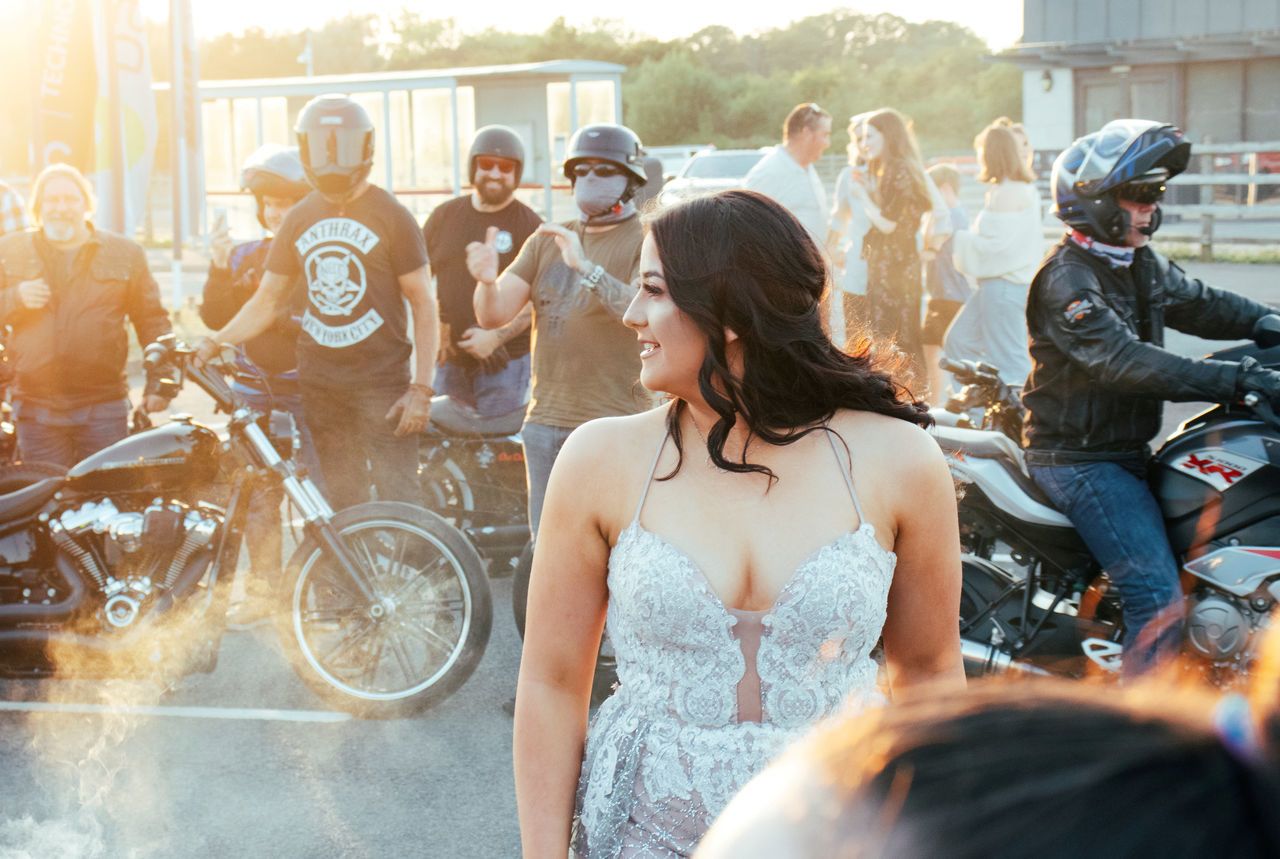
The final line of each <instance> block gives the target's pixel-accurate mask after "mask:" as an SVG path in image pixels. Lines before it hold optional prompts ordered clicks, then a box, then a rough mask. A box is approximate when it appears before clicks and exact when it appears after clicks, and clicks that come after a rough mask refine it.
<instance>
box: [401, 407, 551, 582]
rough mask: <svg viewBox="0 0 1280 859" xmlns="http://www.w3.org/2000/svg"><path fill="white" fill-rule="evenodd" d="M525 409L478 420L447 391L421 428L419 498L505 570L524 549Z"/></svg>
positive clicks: (526, 536)
mask: <svg viewBox="0 0 1280 859" xmlns="http://www.w3.org/2000/svg"><path fill="white" fill-rule="evenodd" d="M524 411H525V410H524V406H521V407H520V408H519V409H515V410H514V411H511V412H508V413H507V414H504V415H497V416H495V417H489V418H485V417H480V416H479V415H477V414H476V412H475V410H474V409H472V408H470V407H468V406H467V405H465V404H463V403H460V402H458V401H457V400H454V399H453V398H451V397H448V396H440V397H434V398H433V399H432V400H431V421H430V424H429V425H428V427H427V429H426V431H425V432H424V433H423V434H422V444H421V445H420V449H421V451H422V454H421V462H420V464H419V467H418V479H419V481H420V484H421V486H422V497H423V503H424V504H425V505H426V507H428V508H429V509H431V510H433V511H435V512H436V513H439V514H440V515H441V516H444V517H445V518H446V519H448V520H449V521H450V522H451V524H453V525H454V526H456V527H457V528H459V529H460V530H461V531H462V532H463V533H464V534H466V535H467V537H468V539H470V540H471V542H472V544H473V545H474V546H475V547H476V549H477V550H479V552H480V553H481V554H482V555H484V556H486V557H488V558H489V559H490V561H491V562H492V564H493V567H492V570H491V571H492V572H498V571H504V572H507V573H510V572H511V571H512V570H513V568H515V567H516V566H518V565H519V563H520V562H521V561H520V559H521V557H522V555H531V552H530V550H529V549H528V545H529V522H528V518H529V515H528V490H527V487H526V483H525V472H524V446H523V445H522V444H521V443H520V425H521V423H523V421H524Z"/></svg>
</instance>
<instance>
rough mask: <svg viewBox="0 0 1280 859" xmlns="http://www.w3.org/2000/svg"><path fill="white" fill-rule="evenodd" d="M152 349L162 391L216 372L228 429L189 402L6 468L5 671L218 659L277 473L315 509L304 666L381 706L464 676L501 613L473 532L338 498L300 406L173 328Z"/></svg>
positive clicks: (173, 667) (386, 710) (295, 602)
mask: <svg viewBox="0 0 1280 859" xmlns="http://www.w3.org/2000/svg"><path fill="white" fill-rule="evenodd" d="M144 366H145V368H146V372H147V390H148V392H149V393H156V394H159V395H161V396H164V397H172V396H174V395H175V394H176V393H178V391H179V390H180V389H181V388H182V386H183V383H184V380H187V379H189V380H190V381H192V382H194V383H195V384H196V385H197V386H199V387H200V388H201V389H203V390H204V391H205V392H206V393H207V394H208V395H209V396H210V397H212V398H213V400H214V401H215V403H216V404H217V406H218V410H219V411H222V412H226V413H227V414H228V415H230V420H229V423H228V432H229V437H228V438H227V439H226V440H225V441H224V440H222V439H220V438H219V436H218V435H217V434H216V433H215V432H214V431H213V430H212V429H210V428H208V427H206V426H203V425H201V424H199V423H197V422H195V421H194V420H192V419H191V418H190V417H183V416H175V417H174V418H172V419H171V420H170V421H169V422H168V423H165V424H163V425H160V426H156V427H152V428H150V429H143V430H141V431H139V432H136V433H135V434H133V435H131V436H129V437H127V438H125V439H123V440H121V441H119V442H117V443H116V444H114V445H111V446H110V447H107V448H105V449H104V450H101V451H99V452H98V453H96V454H93V455H92V456H90V457H88V458H86V459H85V460H83V461H81V462H80V463H78V464H77V465H75V466H74V467H73V468H71V470H70V471H67V472H66V473H61V470H60V469H54V468H52V467H50V466H29V465H18V466H14V467H11V468H9V469H0V491H3V492H4V493H5V494H3V495H0V559H2V561H0V675H4V676H9V677H32V676H57V677H67V676H87V677H100V678H101V677H130V678H132V677H137V676H139V675H140V674H141V675H147V676H154V675H156V674H158V675H159V676H160V677H161V678H163V679H168V678H176V677H181V676H186V675H188V674H194V673H198V672H205V673H208V672H211V671H213V670H214V668H215V667H216V665H217V655H218V651H219V648H220V645H221V640H222V635H223V633H224V632H225V630H226V626H227V621H226V612H227V603H228V601H229V597H230V582H231V580H232V579H233V578H234V573H235V570H236V564H237V562H238V559H239V557H240V547H241V542H242V539H243V535H244V526H245V520H246V517H247V515H248V508H249V499H250V497H251V495H252V494H253V493H254V491H255V489H256V488H257V487H258V486H260V485H262V484H264V483H274V484H277V485H279V486H281V487H282V488H283V491H284V493H285V496H286V497H287V498H288V499H289V500H290V501H291V503H292V504H293V505H294V506H295V507H296V508H297V510H298V511H300V513H301V515H302V517H303V518H304V520H305V525H304V526H303V533H304V536H303V539H302V542H301V543H300V545H299V546H298V547H297V549H296V551H295V552H294V553H293V555H292V557H291V558H290V559H289V561H288V564H287V574H286V577H285V580H284V581H285V587H284V588H283V590H282V591H281V596H282V597H283V600H282V601H283V602H284V603H286V605H287V611H282V612H280V613H279V614H278V615H277V618H276V620H277V628H278V631H279V632H280V634H281V639H282V643H283V644H284V645H285V651H286V654H287V656H288V658H289V661H290V663H291V665H292V667H293V668H294V670H295V671H296V672H297V674H298V675H299V677H300V678H301V679H302V680H303V681H304V682H305V683H306V684H307V685H308V686H309V687H310V688H311V689H312V690H313V691H314V692H316V693H317V694H318V695H319V696H320V697H322V698H323V699H325V700H326V701H328V702H329V703H331V704H333V705H335V706H337V707H339V708H341V709H344V710H347V711H349V712H351V713H353V714H356V715H359V716H366V717H377V718H386V717H393V716H401V715H407V714H409V713H412V712H416V711H417V710H420V709H422V708H424V707H427V706H429V705H431V704H434V703H436V702H438V701H440V700H442V699H443V698H445V697H447V696H448V695H449V694H451V693H452V692H453V691H454V690H456V689H457V688H458V687H459V686H461V684H462V683H463V682H464V681H465V680H466V679H467V677H468V676H469V675H470V674H471V672H472V671H473V670H474V668H475V666H476V665H477V663H478V662H479V660H480V657H481V655H482V654H483V652H484V649H485V646H486V644H487V642H488V637H489V630H490V626H491V618H492V605H491V598H490V594H489V585H488V580H487V579H486V578H485V576H484V574H483V566H482V564H481V561H480V559H479V557H478V556H477V555H476V553H475V550H474V549H473V548H472V546H471V544H470V543H469V542H468V541H467V540H466V538H465V537H463V535H462V534H460V533H459V532H458V531H457V530H456V529H454V528H453V527H451V526H450V525H449V524H448V523H447V522H445V521H444V520H443V519H441V518H440V517H438V516H436V515H435V514H432V513H429V512H428V511H426V510H423V509H421V508H419V507H415V506H413V505H408V504H400V503H391V502H375V503H370V504H360V505H357V506H355V507H351V508H348V509H345V510H342V511H338V512H335V511H334V510H333V509H331V508H330V506H329V504H328V502H327V501H326V500H325V498H324V497H323V495H322V494H321V493H320V491H319V490H318V489H317V487H316V485H315V484H314V483H313V482H312V481H311V480H310V479H309V478H308V477H307V476H306V475H305V474H304V473H302V472H300V470H299V468H298V467H296V466H295V465H294V463H293V461H292V456H293V452H294V449H295V446H296V443H297V435H296V432H295V428H294V424H293V419H292V417H291V416H290V415H289V414H288V413H287V412H273V413H271V414H270V415H265V414H261V413H259V412H257V411H254V410H252V409H249V408H247V407H246V406H245V405H244V403H243V402H242V401H241V400H240V398H239V397H238V396H237V395H236V394H235V392H234V391H233V390H232V389H231V387H230V386H229V385H228V384H227V381H226V379H225V378H224V377H223V375H222V372H221V367H220V366H218V365H215V364H199V363H197V362H196V361H195V360H194V350H192V349H191V348H190V347H189V346H187V345H185V344H183V343H181V342H180V341H178V340H176V339H175V338H174V337H173V335H166V336H165V337H162V338H161V339H160V340H159V341H157V342H155V343H152V344H150V345H149V346H147V348H146V349H145V350H144ZM215 502H216V503H215Z"/></svg>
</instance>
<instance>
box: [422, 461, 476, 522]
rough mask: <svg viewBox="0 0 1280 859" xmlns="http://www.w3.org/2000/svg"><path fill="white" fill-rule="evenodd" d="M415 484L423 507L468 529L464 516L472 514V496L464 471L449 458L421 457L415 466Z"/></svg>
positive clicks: (467, 519) (473, 496) (468, 520)
mask: <svg viewBox="0 0 1280 859" xmlns="http://www.w3.org/2000/svg"><path fill="white" fill-rule="evenodd" d="M418 485H419V486H420V487H421V488H422V503H423V506H424V507H426V508H427V509H428V510H430V511H431V512H433V513H436V514H439V515H440V516H443V517H444V518H445V519H447V520H448V521H449V523H450V524H451V525H453V526H454V527H457V528H469V527H471V524H472V523H471V518H470V517H469V516H467V514H468V513H474V512H475V509H476V498H475V493H474V492H473V491H472V490H471V484H470V482H469V481H468V480H467V475H466V472H464V471H463V470H462V469H461V468H460V467H459V466H458V464H457V463H455V462H454V461H453V460H452V459H444V460H443V461H428V460H427V458H426V457H425V456H424V457H423V461H422V462H421V463H420V464H419V465H418Z"/></svg>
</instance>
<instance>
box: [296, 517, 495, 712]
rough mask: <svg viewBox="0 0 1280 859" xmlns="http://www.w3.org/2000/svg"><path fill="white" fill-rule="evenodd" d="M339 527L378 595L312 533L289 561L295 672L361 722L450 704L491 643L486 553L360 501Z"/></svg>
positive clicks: (428, 521) (430, 522) (437, 527)
mask: <svg viewBox="0 0 1280 859" xmlns="http://www.w3.org/2000/svg"><path fill="white" fill-rule="evenodd" d="M333 524H334V527H335V528H336V529H337V530H338V532H339V533H340V534H341V535H342V537H343V539H344V540H345V541H346V542H347V545H348V546H349V547H350V548H351V550H352V552H353V554H355V555H356V556H357V558H359V559H361V561H362V566H363V567H364V568H365V570H366V571H370V570H371V571H372V573H371V574H370V575H369V580H368V584H369V585H370V587H371V589H372V590H373V591H374V593H375V594H376V595H377V596H378V598H379V599H378V601H377V602H376V603H373V604H370V603H368V602H367V601H366V600H365V599H364V598H363V597H362V596H361V595H360V594H359V592H358V590H357V588H355V587H354V586H353V585H352V584H351V583H350V580H349V579H347V577H346V574H345V573H342V572H341V571H339V570H338V569H337V568H336V567H335V566H334V565H332V564H326V563H324V561H325V556H326V551H325V549H324V548H323V547H322V546H321V545H320V544H319V543H318V542H317V541H316V540H315V539H314V538H313V537H311V536H308V537H307V538H306V539H305V540H304V541H303V543H302V545H301V546H299V547H298V549H297V551H296V552H295V553H294V555H293V557H292V558H291V559H290V561H289V570H288V575H287V577H286V581H287V586H288V589H287V591H286V592H285V597H286V603H287V605H288V612H287V614H285V615H283V616H282V617H281V620H282V621H283V624H282V626H283V627H284V628H282V629H281V630H280V632H281V637H282V639H283V641H284V644H285V652H286V653H287V654H288V656H289V659H290V662H291V664H292V665H293V668H294V670H295V671H296V672H297V673H298V675H299V676H300V677H301V678H302V679H303V681H304V682H306V684H307V685H308V686H309V687H310V688H311V689H312V691H314V692H316V693H317V694H318V695H319V696H320V697H321V698H323V699H324V700H325V701H326V702H328V703H330V704H332V705H334V706H336V707H338V708H340V709H342V710H345V711H347V712H349V713H352V714H353V715H356V716H360V717H362V718H377V719H387V718H402V717H405V716H409V715H412V714H414V713H417V712H419V711H421V710H423V709H425V708H427V707H430V706H432V705H434V704H438V703H439V702H441V701H443V700H444V699H445V698H447V697H449V696H450V695H451V694H453V692H455V691H457V689H458V688H460V687H461V686H462V684H463V683H465V682H466V680H467V678H468V677H470V676H471V673H472V672H473V671H474V670H475V668H476V666H477V665H478V664H479V662H480V658H481V657H482V656H483V655H484V651H485V648H486V647H487V646H488V643H489V632H490V630H491V628H492V625H493V600H492V596H491V594H490V591H489V580H488V577H486V576H485V574H484V565H483V563H482V562H481V560H480V556H479V555H478V554H476V550H475V548H473V547H472V545H471V543H470V541H469V540H467V538H466V537H465V536H464V535H463V534H462V533H461V532H460V531H458V530H457V529H456V528H454V527H453V526H452V525H450V524H449V523H448V522H446V521H445V520H444V519H442V518H441V517H440V516H437V515H436V514H434V513H431V512H430V511H427V510H423V509H422V508H421V507H416V506H414V505H411V504H402V503H399V502H390V501H379V502H373V503H369V504H360V505H357V506H355V507H349V508H347V509H345V510H342V511H340V512H339V513H338V514H337V515H336V516H335V517H334V520H333ZM335 603H336V605H335ZM424 614H425V615H426V619H425V620H424V617H423V615H424Z"/></svg>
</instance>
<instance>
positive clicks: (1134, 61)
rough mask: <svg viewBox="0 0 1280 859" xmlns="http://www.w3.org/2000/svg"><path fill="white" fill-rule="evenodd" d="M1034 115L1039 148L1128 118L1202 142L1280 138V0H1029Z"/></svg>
mask: <svg viewBox="0 0 1280 859" xmlns="http://www.w3.org/2000/svg"><path fill="white" fill-rule="evenodd" d="M997 58H998V59H1000V60H1005V61H1009V62H1013V63H1016V64H1017V65H1018V66H1020V67H1021V68H1022V70H1023V84H1022V99H1023V122H1024V124H1025V125H1026V127H1027V131H1028V134H1029V135H1030V137H1031V140H1032V143H1033V145H1034V146H1035V148H1036V149H1037V150H1060V149H1062V148H1064V147H1066V146H1067V145H1068V144H1070V143H1071V141H1072V140H1074V139H1075V138H1076V137H1079V136H1080V135H1082V134H1085V133H1087V132H1088V131H1090V130H1092V129H1096V128H1098V127H1100V126H1102V125H1104V124H1105V123H1107V122H1109V121H1111V120H1113V119H1120V118H1125V117H1139V118H1143V119H1158V120H1165V121H1168V122H1172V123H1174V124H1176V125H1178V126H1180V127H1181V128H1183V129H1184V130H1185V131H1186V132H1187V135H1188V137H1189V138H1190V139H1191V140H1192V141H1194V142H1197V143H1209V142H1212V143H1236V142H1262V141H1278V140H1280V0H1024V3H1023V36H1022V40H1021V41H1020V42H1019V43H1018V44H1016V45H1014V46H1013V47H1012V48H1010V49H1009V50H1007V51H1005V52H1003V53H1001V54H1000V55H999V56H998V57H997Z"/></svg>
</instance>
